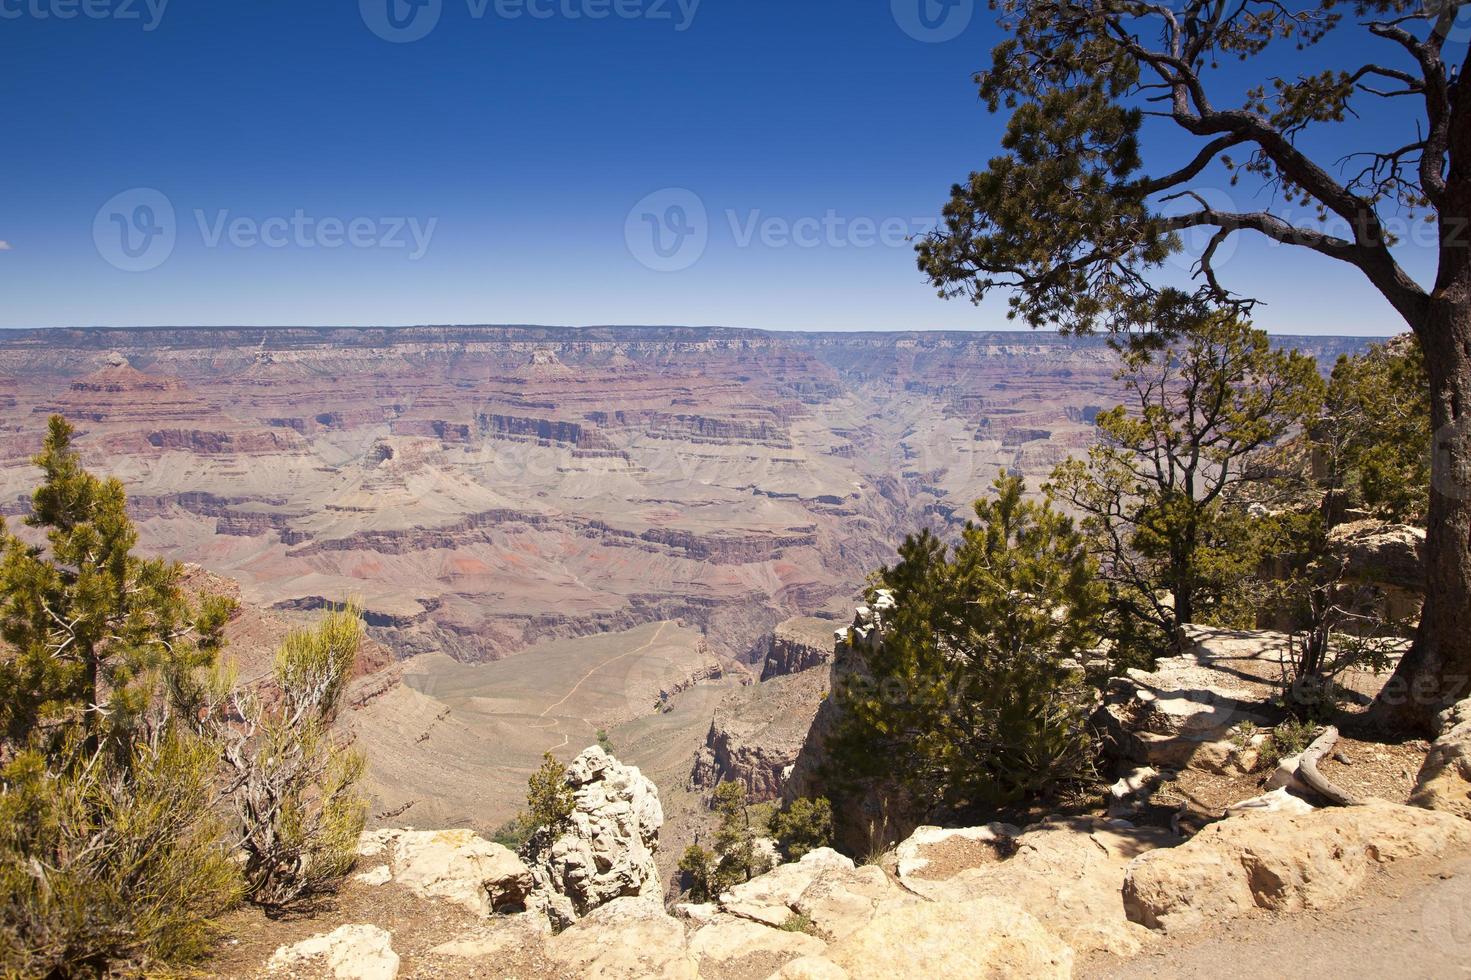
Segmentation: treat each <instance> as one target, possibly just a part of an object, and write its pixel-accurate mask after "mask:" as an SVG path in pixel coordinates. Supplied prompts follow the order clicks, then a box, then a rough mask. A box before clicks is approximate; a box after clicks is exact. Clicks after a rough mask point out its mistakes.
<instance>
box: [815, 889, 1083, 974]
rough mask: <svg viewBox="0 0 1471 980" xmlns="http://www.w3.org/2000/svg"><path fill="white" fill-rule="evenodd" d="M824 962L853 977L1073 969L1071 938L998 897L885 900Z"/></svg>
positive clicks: (1049, 971) (830, 951)
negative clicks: (1056, 933) (864, 925)
mask: <svg viewBox="0 0 1471 980" xmlns="http://www.w3.org/2000/svg"><path fill="white" fill-rule="evenodd" d="M826 959H827V960H828V961H829V962H831V963H833V964H834V965H836V966H837V967H839V968H841V969H842V970H844V971H846V972H847V975H848V976H849V977H851V978H852V980H894V978H895V977H925V978H927V980H978V978H983V977H997V978H1000V977H1007V978H1010V977H1028V978H1033V980H1043V978H1048V977H1056V978H1068V977H1071V976H1072V973H1073V951H1072V950H1071V949H1069V948H1068V946H1067V944H1066V943H1064V942H1063V941H1062V940H1060V939H1058V938H1057V937H1056V936H1054V935H1053V934H1052V933H1050V932H1048V931H1047V929H1046V928H1044V927H1043V926H1042V924H1041V923H1039V922H1038V921H1037V920H1036V919H1035V918H1033V917H1032V916H1030V915H1028V914H1027V913H1026V912H1024V911H1022V910H1021V909H1019V908H1017V907H1016V906H1014V905H1010V904H1008V903H1006V902H1003V901H1000V900H998V899H994V898H982V899H977V900H975V901H972V902H912V901H911V902H886V903H883V904H881V905H880V906H879V907H878V908H877V909H876V910H875V914H874V917H873V920H872V921H871V922H870V923H869V925H868V927H867V928H865V929H860V930H859V931H858V932H855V933H854V934H853V935H851V936H849V937H848V938H847V939H845V940H843V941H842V942H841V943H838V944H837V945H836V946H833V947H832V948H831V949H829V950H828V953H827V956H826ZM810 975H812V976H822V975H823V974H821V973H817V972H815V971H814V972H813V973H811V974H810Z"/></svg>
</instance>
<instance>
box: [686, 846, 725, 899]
mask: <svg viewBox="0 0 1471 980" xmlns="http://www.w3.org/2000/svg"><path fill="white" fill-rule="evenodd" d="M716 862H717V858H716V857H715V855H714V854H711V853H710V852H709V851H707V850H705V849H704V848H703V847H701V846H700V845H699V844H691V845H690V846H689V847H687V848H685V850H684V854H682V855H681V856H680V858H679V870H680V871H681V872H682V873H683V876H684V887H685V889H686V890H687V891H688V892H689V897H690V901H692V902H708V901H710V900H711V899H712V898H714V897H715V896H716V895H718V894H719V893H720V889H719V886H718V884H717V882H716V879H715V866H716Z"/></svg>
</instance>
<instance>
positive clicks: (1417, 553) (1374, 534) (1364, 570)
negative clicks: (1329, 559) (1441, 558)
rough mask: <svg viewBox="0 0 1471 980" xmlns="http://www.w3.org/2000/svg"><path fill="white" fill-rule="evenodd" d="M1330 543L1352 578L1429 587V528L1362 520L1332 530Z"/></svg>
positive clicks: (1420, 589)
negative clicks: (1427, 573) (1427, 552)
mask: <svg viewBox="0 0 1471 980" xmlns="http://www.w3.org/2000/svg"><path fill="white" fill-rule="evenodd" d="M1328 547H1329V548H1330V549H1331V550H1332V552H1333V553H1334V554H1335V555H1337V556H1338V558H1339V559H1340V560H1341V561H1342V562H1343V564H1344V572H1345V574H1346V575H1348V576H1349V577H1350V578H1353V579H1356V580H1358V581H1363V582H1375V583H1379V584H1382V585H1395V586H1399V587H1400V588H1403V589H1409V590H1412V591H1415V592H1424V591H1425V531H1424V530H1423V529H1422V528H1418V527H1410V526H1408V525H1404V524H1390V523H1388V522H1386V521H1376V520H1362V521H1350V522H1348V523H1347V524H1339V525H1338V526H1337V527H1335V528H1333V529H1332V530H1331V531H1329V532H1328Z"/></svg>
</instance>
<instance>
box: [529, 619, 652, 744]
mask: <svg viewBox="0 0 1471 980" xmlns="http://www.w3.org/2000/svg"><path fill="white" fill-rule="evenodd" d="M668 625H669V622H668V621H667V620H666V621H664V622H661V623H660V624H659V626H658V628H657V629H655V630H654V635H653V636H651V637H649V641H648V642H647V643H645V644H644V645H643V646H640V647H636V648H635V649H633V650H627V651H625V652H623V653H620V654H619V655H618V656H616V657H610V658H609V659H607V660H604V661H603V662H602V663H600V664H597V665H595V666H593V667H590V668H588V670H587V672H586V673H584V674H583V675H582V676H581V677H579V678H578V679H577V683H576V684H573V685H572V688H571V690H569V691H568V692H567V693H566V694H564V695H562V699H561V700H560V701H558V702H556V703H555V704H549V705H547V706H546V707H545V708H543V709H541V713H540V714H538V715H537V716H536V720H537V721H541V720H543V719H545V718H546V717H547V716H548V715H550V714H551V713H552V712H553V711H555V710H557V709H558V708H560V707H561V706H562V705H564V704H566V703H567V702H568V701H570V700H571V699H572V697H573V695H575V694H576V693H577V692H578V690H579V689H581V687H582V685H583V684H585V683H587V680H588V678H590V677H592V675H593V674H596V673H597V672H598V671H600V670H602V669H603V668H604V667H609V666H611V665H613V664H616V663H617V662H618V661H620V660H624V659H626V658H628V657H632V656H636V655H638V654H640V653H643V652H644V651H645V650H648V649H649V648H650V647H652V646H653V645H654V644H655V643H658V642H659V637H660V636H661V635H663V633H664V627H666V626H668ZM581 720H582V723H583V724H585V725H588V726H589V727H591V725H592V722H590V721H588V720H587V719H586V718H583V719H581ZM561 724H562V719H560V718H553V719H551V721H550V723H549V724H546V725H537V726H533V727H536V728H539V729H540V730H542V731H548V732H549V731H552V730H554V729H556V728H558V727H559V726H560V725H561ZM571 739H572V736H571V733H568V732H564V733H563V734H562V741H560V742H558V743H557V744H556V745H553V746H552V747H551V748H550V749H548V750H547V751H549V752H556V751H557V750H559V749H564V748H566V747H567V743H568V742H569V741H571Z"/></svg>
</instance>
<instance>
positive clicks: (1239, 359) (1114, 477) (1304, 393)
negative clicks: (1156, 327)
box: [1045, 315, 1323, 646]
mask: <svg viewBox="0 0 1471 980" xmlns="http://www.w3.org/2000/svg"><path fill="white" fill-rule="evenodd" d="M1118 377H1119V379H1120V380H1121V381H1122V382H1123V384H1124V389H1125V391H1126V392H1127V393H1128V398H1129V401H1128V402H1127V403H1126V404H1123V405H1119V406H1117V407H1115V408H1113V409H1110V410H1109V411H1106V412H1103V413H1101V414H1100V415H1099V417H1098V422H1097V425H1098V443H1097V445H1095V446H1094V447H1093V449H1092V450H1090V451H1089V454H1088V458H1087V460H1086V461H1084V460H1077V459H1073V460H1068V461H1067V462H1066V463H1064V464H1062V465H1061V466H1059V467H1057V468H1056V469H1055V470H1054V471H1053V473H1052V477H1051V480H1050V482H1049V483H1048V485H1047V486H1046V488H1045V489H1046V490H1047V492H1048V493H1049V494H1050V495H1052V496H1053V497H1054V498H1055V499H1058V500H1060V501H1061V502H1062V503H1064V504H1066V505H1067V506H1068V508H1069V509H1071V510H1072V511H1074V512H1075V513H1079V514H1081V515H1083V527H1084V529H1085V530H1086V531H1087V533H1088V539H1089V546H1090V550H1091V552H1092V553H1093V555H1094V557H1095V558H1096V559H1097V560H1098V561H1099V566H1100V569H1101V572H1102V575H1103V577H1104V578H1105V580H1106V581H1107V582H1108V583H1109V585H1110V588H1111V596H1112V598H1113V603H1114V606H1115V609H1116V610H1118V611H1119V612H1120V613H1121V614H1122V616H1123V617H1124V619H1125V622H1123V623H1122V624H1121V628H1122V630H1123V631H1128V630H1132V629H1134V628H1135V626H1134V624H1135V623H1142V624H1144V625H1145V626H1147V627H1152V628H1153V630H1154V631H1155V637H1156V643H1155V645H1156V646H1163V645H1164V643H1165V642H1166V641H1168V639H1169V638H1172V637H1173V636H1174V633H1175V630H1176V628H1177V627H1178V626H1180V625H1182V624H1185V623H1194V622H1211V621H1227V622H1228V621H1229V617H1230V616H1231V610H1230V609H1229V606H1230V604H1231V599H1232V597H1233V596H1234V595H1235V592H1236V587H1237V585H1238V583H1240V582H1241V581H1242V579H1243V578H1245V577H1246V576H1250V575H1252V574H1254V573H1255V571H1256V566H1257V563H1258V561H1259V560H1260V558H1261V554H1260V552H1259V551H1258V550H1257V549H1255V548H1253V547H1251V545H1250V542H1251V538H1252V535H1253V528H1252V526H1251V525H1252V522H1251V520H1250V519H1249V517H1248V513H1247V504H1248V500H1247V495H1246V494H1245V493H1244V492H1243V490H1244V488H1245V487H1246V486H1247V485H1248V484H1250V483H1252V482H1254V481H1257V480H1259V479H1261V478H1262V477H1263V476H1264V475H1265V473H1266V469H1265V461H1266V455H1267V453H1268V451H1270V450H1271V449H1272V448H1273V447H1274V446H1275V445H1276V444H1277V443H1278V441H1279V440H1281V439H1282V438H1283V437H1284V436H1286V435H1288V434H1289V433H1291V432H1292V431H1293V430H1294V429H1295V428H1298V427H1300V426H1302V425H1304V424H1306V423H1307V422H1308V421H1309V420H1311V418H1312V417H1313V416H1314V414H1315V412H1316V411H1317V408H1318V406H1319V405H1320V404H1321V400H1322V389H1323V384H1322V379H1321V377H1320V376H1319V375H1318V372H1317V365H1316V364H1315V363H1314V361H1313V359H1312V358H1310V357H1307V356H1305V355H1302V354H1299V353H1297V352H1296V351H1290V352H1288V351H1280V350H1275V349H1273V347H1272V345H1271V341H1270V339H1269V338H1268V337H1267V335H1266V334H1265V333H1264V332H1262V331H1260V330H1256V329H1254V328H1253V327H1252V326H1251V325H1250V324H1248V323H1246V322H1245V321H1243V320H1241V319H1239V318H1237V317H1234V316H1230V315H1215V316H1210V317H1207V318H1205V319H1203V320H1202V321H1200V322H1198V323H1195V324H1192V325H1191V326H1190V327H1189V328H1188V329H1186V330H1184V331H1183V332H1182V333H1181V334H1180V335H1179V336H1177V337H1175V338H1172V340H1171V341H1170V342H1169V343H1168V344H1166V345H1165V346H1163V348H1162V349H1161V350H1157V351H1152V350H1147V349H1143V348H1138V347H1136V348H1132V349H1129V350H1127V351H1125V352H1124V366H1123V368H1122V369H1121V370H1120V372H1119V375H1118ZM1130 621H1132V622H1130ZM1230 625H1237V624H1230ZM1246 625H1252V624H1250V623H1248V624H1246Z"/></svg>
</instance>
